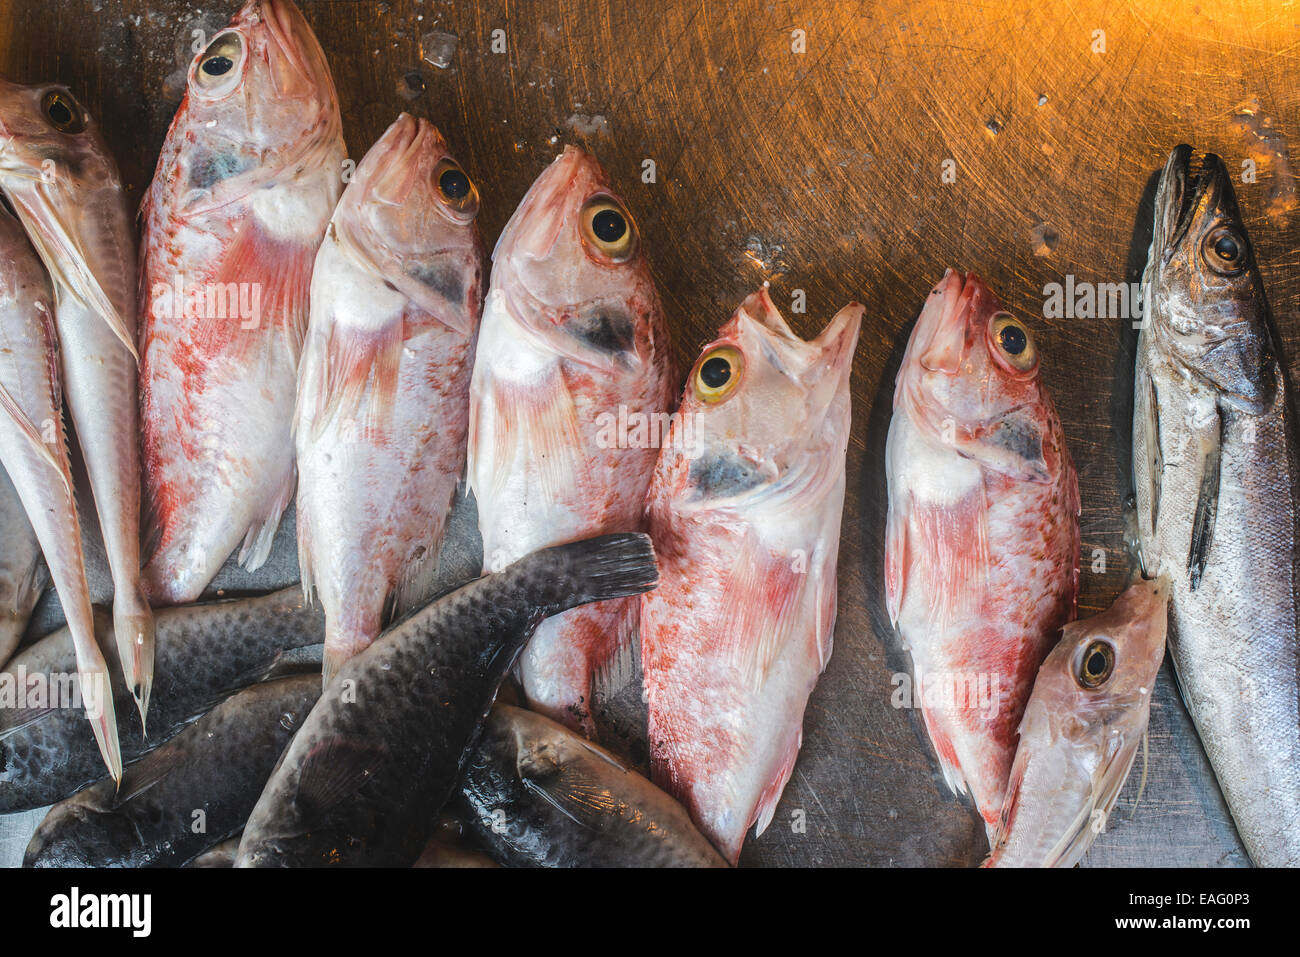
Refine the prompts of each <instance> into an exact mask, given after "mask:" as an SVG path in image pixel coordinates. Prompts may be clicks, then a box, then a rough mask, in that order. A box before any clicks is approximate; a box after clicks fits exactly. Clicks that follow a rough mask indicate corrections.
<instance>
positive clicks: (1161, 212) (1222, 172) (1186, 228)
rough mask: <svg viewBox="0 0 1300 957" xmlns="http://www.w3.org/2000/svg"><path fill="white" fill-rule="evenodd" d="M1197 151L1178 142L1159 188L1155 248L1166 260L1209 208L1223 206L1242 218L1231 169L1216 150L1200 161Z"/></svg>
mask: <svg viewBox="0 0 1300 957" xmlns="http://www.w3.org/2000/svg"><path fill="white" fill-rule="evenodd" d="M1194 156H1195V151H1194V150H1193V149H1192V147H1190V146H1189V145H1187V144H1186V143H1180V144H1179V145H1177V146H1175V147H1174V148H1173V150H1172V152H1170V154H1169V159H1168V160H1166V161H1165V168H1164V170H1163V172H1161V174H1160V185H1159V186H1158V187H1157V189H1156V203H1155V206H1156V216H1155V235H1154V236H1153V246H1152V248H1153V249H1155V250H1158V251H1159V252H1160V256H1161V261H1162V262H1167V261H1168V260H1169V258H1170V257H1171V256H1172V255H1173V253H1174V251H1175V250H1177V249H1178V248H1179V247H1181V246H1182V245H1183V243H1184V242H1186V240H1187V238H1188V234H1189V233H1190V232H1191V231H1192V227H1193V224H1194V223H1196V222H1197V221H1198V220H1199V219H1201V218H1202V215H1203V214H1204V213H1206V212H1212V211H1215V210H1220V211H1223V212H1226V213H1228V214H1229V216H1230V217H1231V218H1232V219H1233V220H1234V221H1238V220H1240V214H1239V212H1238V209H1237V199H1236V196H1235V195H1234V194H1233V191H1232V185H1231V181H1230V179H1229V177H1228V169H1227V167H1226V166H1224V164H1223V160H1222V159H1221V158H1220V157H1219V156H1218V155H1217V154H1215V153H1206V154H1204V156H1202V157H1201V161H1200V163H1199V164H1195V163H1194Z"/></svg>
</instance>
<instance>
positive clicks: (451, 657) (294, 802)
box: [236, 533, 658, 867]
mask: <svg viewBox="0 0 1300 957" xmlns="http://www.w3.org/2000/svg"><path fill="white" fill-rule="evenodd" d="M657 580H658V571H657V569H656V567H655V560H654V550H653V549H652V547H651V545H650V539H649V538H648V537H647V536H645V535H640V534H630V533H629V534H619V535H606V536H602V537H600V538H593V539H587V540H585V541H580V542H574V543H572V544H568V545H559V546H556V547H554V548H547V549H543V550H541V551H537V552H533V553H532V554H530V555H527V556H525V557H524V558H522V559H520V560H519V561H517V562H515V563H514V564H513V565H510V566H509V567H508V568H506V569H505V570H504V571H502V572H498V573H497V574H494V575H488V576H486V577H484V578H480V579H478V580H477V581H473V582H470V583H469V584H468V585H465V586H463V587H462V588H459V589H457V590H456V591H454V592H452V593H451V594H449V595H447V596H445V597H444V598H441V599H439V600H438V601H436V602H434V603H432V604H430V605H427V606H426V607H425V608H423V609H421V610H420V611H417V612H415V613H414V614H412V615H411V616H409V617H408V618H406V619H405V620H404V621H402V622H400V623H399V624H397V625H394V626H393V627H392V628H390V629H389V630H388V631H387V632H385V633H384V634H383V635H381V636H380V637H379V638H378V640H376V641H375V643H374V644H372V645H371V646H370V647H369V648H367V649H365V650H364V651H362V652H361V653H359V654H358V655H356V656H355V657H353V658H351V659H349V660H348V661H347V663H346V664H344V665H343V667H342V668H340V669H339V672H338V674H337V676H336V677H335V678H334V680H333V681H332V682H331V683H330V685H329V687H328V688H326V689H325V693H324V694H323V695H322V697H321V699H320V701H319V702H318V703H317V705H316V707H315V708H314V709H312V712H311V714H310V716H308V718H307V720H306V722H305V723H304V724H303V728H302V730H301V731H300V732H299V733H298V734H297V735H296V736H295V737H294V739H293V743H292V744H291V745H290V746H289V747H288V749H286V751H285V754H284V757H283V758H282V759H281V761H280V765H279V766H278V767H277V768H276V771H275V774H274V775H273V776H272V778H271V780H270V782H269V783H268V784H267V786H266V790H265V792H264V793H263V794H262V798H261V800H260V801H258V803H257V807H256V808H255V809H254V811H253V813H252V814H251V815H250V816H249V819H248V825H247V827H246V828H245V829H244V838H243V842H242V843H241V845H240V848H239V859H238V861H237V862H236V866H238V867H275V866H325V865H359V866H365V865H380V866H390V867H406V866H410V865H411V864H412V863H414V862H415V860H416V859H417V858H418V857H419V856H420V852H421V851H422V850H423V849H424V846H425V841H426V839H427V838H428V837H429V834H430V832H431V831H432V830H433V826H434V822H435V821H436V819H437V814H438V812H439V811H440V810H441V808H442V805H443V804H445V803H446V801H447V799H448V798H449V797H450V796H451V792H452V789H453V788H454V786H455V783H456V780H457V778H458V777H459V774H460V769H461V767H462V765H463V763H464V761H465V755H466V752H467V750H468V749H469V748H470V747H471V746H472V745H473V743H474V738H475V737H476V735H477V732H478V729H479V728H480V726H481V725H482V723H483V720H484V718H485V717H486V715H487V713H488V709H489V708H490V707H491V706H492V700H493V698H494V697H495V696H496V692H497V688H498V686H499V685H500V684H501V681H502V679H503V678H504V677H505V675H506V672H507V671H508V670H509V668H510V666H511V664H512V663H513V662H514V660H515V658H516V657H517V656H518V654H519V651H520V649H521V648H523V646H524V644H525V643H526V642H527V641H528V639H529V638H530V637H531V636H532V634H533V632H534V630H536V628H537V625H538V623H539V622H541V621H542V619H544V618H546V617H548V616H550V615H555V614H559V613H560V612H562V611H566V610H567V609H569V608H574V607H577V606H578V605H583V604H586V603H588V602H592V601H603V600H606V599H611V598H620V597H625V596H630V595H636V594H639V593H641V592H643V591H646V590H648V589H650V588H652V587H653V586H654V585H655V584H656V583H657Z"/></svg>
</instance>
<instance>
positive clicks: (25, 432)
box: [0, 206, 122, 777]
mask: <svg viewBox="0 0 1300 957" xmlns="http://www.w3.org/2000/svg"><path fill="white" fill-rule="evenodd" d="M0 464H3V465H4V469H5V471H6V472H7V473H8V474H9V478H10V479H11V480H12V481H13V485H14V488H15V489H16V490H17V492H18V497H19V498H20V499H21V500H22V504H23V508H24V510H25V511H26V512H27V518H28V520H29V521H30V522H31V526H32V528H33V529H34V530H35V532H36V538H37V541H38V542H39V543H40V547H41V553H42V554H43V555H44V556H45V561H46V563H47V565H48V567H49V570H50V577H51V579H53V581H54V587H55V589H56V590H57V591H58V593H59V601H60V603H61V604H62V606H63V612H64V615H65V616H66V618H67V621H68V626H69V629H70V632H71V635H72V645H73V648H74V654H73V655H72V657H71V660H69V661H68V662H67V665H68V669H67V670H66V671H65V675H66V676H70V675H71V674H73V673H74V672H75V673H76V675H77V682H76V688H75V689H73V688H71V687H69V688H67V690H68V692H69V694H70V695H74V692H75V695H74V696H76V695H79V701H78V702H77V703H79V704H80V705H81V706H82V707H81V708H73V707H69V706H68V705H70V704H72V703H73V702H72V701H71V700H66V701H62V703H63V704H64V707H63V709H62V711H63V714H64V715H66V716H68V717H69V718H73V716H74V715H75V720H77V722H78V724H80V719H81V710H82V708H84V710H85V713H86V715H87V716H88V717H89V718H90V719H91V722H90V723H91V728H92V730H93V732H94V738H95V742H96V744H97V747H98V751H99V754H100V756H101V757H102V758H103V761H104V764H105V765H106V766H107V767H108V770H109V772H110V773H111V774H112V775H113V776H114V777H120V776H121V773H122V758H121V751H120V747H119V744H118V740H117V719H116V715H115V714H114V710H113V702H112V700H111V697H110V692H109V688H110V681H109V675H108V672H107V666H106V665H105V662H104V655H103V653H102V651H101V650H100V647H99V644H98V643H97V642H96V640H95V626H94V620H93V618H94V616H93V613H92V611H91V605H90V593H89V591H88V589H87V586H86V564H85V557H84V555H83V554H82V551H81V528H80V526H79V525H78V522H77V503H76V497H75V494H74V492H73V485H72V474H71V471H70V468H69V464H68V447H67V439H66V437H65V436H64V433H63V419H62V390H61V385H60V365H59V339H58V332H57V331H56V329H55V326H54V305H53V294H52V292H51V289H50V282H49V278H48V277H47V276H46V274H45V270H44V269H42V268H41V263H40V260H39V259H37V257H36V253H35V251H34V250H33V249H32V247H31V246H30V245H29V244H28V242H27V238H26V236H25V235H24V233H23V229H22V227H21V226H20V225H19V224H18V221H17V220H15V219H14V218H13V217H12V216H11V215H9V213H8V212H7V211H6V210H5V209H4V207H3V206H0ZM69 680H70V678H69ZM80 732H81V734H83V735H84V733H85V728H84V725H82V726H81V727H80Z"/></svg>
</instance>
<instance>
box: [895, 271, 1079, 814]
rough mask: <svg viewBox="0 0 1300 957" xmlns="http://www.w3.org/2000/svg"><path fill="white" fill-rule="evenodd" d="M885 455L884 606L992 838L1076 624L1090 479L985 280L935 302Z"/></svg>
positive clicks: (952, 775)
mask: <svg viewBox="0 0 1300 957" xmlns="http://www.w3.org/2000/svg"><path fill="white" fill-rule="evenodd" d="M885 455H886V470H887V476H888V480H889V516H888V526H887V531H886V541H885V597H886V602H887V605H888V608H889V616H890V619H891V620H892V621H893V622H894V624H895V626H896V627H897V628H898V631H899V634H900V635H901V637H902V640H903V644H904V646H905V647H906V648H907V650H908V652H909V653H910V655H911V659H912V667H913V685H912V697H913V701H914V702H915V703H916V704H917V706H919V707H920V708H921V710H922V715H923V716H924V719H925V727H926V730H927V732H928V733H929V736H930V742H931V744H933V746H934V750H935V753H936V754H937V755H938V758H939V765H940V768H941V769H942V771H943V775H944V779H945V780H946V781H947V782H948V786H949V787H950V788H952V790H953V792H954V793H957V794H961V793H966V792H969V793H970V795H971V797H972V799H973V800H974V802H975V806H976V808H977V809H978V810H979V812H980V814H981V816H982V817H983V818H984V821H985V823H986V826H988V827H989V828H991V827H992V825H994V824H995V823H996V822H997V820H998V814H999V813H1000V811H1001V809H1002V799H1003V793H1004V791H1005V789H1006V784H1007V776H1008V775H1009V774H1010V772H1011V762H1012V760H1013V758H1014V757H1015V752H1016V730H1017V728H1018V727H1019V726H1020V719H1021V717H1022V715H1023V713H1024V709H1025V702H1026V701H1028V700H1029V692H1030V689H1031V687H1032V686H1033V682H1034V676H1035V675H1036V674H1037V673H1038V667H1039V665H1041V664H1042V662H1043V659H1044V658H1045V657H1046V656H1047V653H1048V651H1050V650H1051V647H1052V644H1053V643H1054V642H1055V641H1056V637H1057V634H1058V632H1059V631H1060V628H1061V626H1062V625H1064V624H1065V623H1066V622H1067V621H1069V620H1070V619H1072V618H1073V617H1074V612H1075V604H1076V599H1077V596H1078V583H1079V482H1078V478H1077V477H1076V475H1075V472H1074V465H1073V463H1072V462H1071V460H1070V453H1069V451H1068V449H1067V448H1066V446H1065V436H1064V434H1063V433H1062V430H1061V421H1060V418H1059V417H1058V416H1057V414H1056V409H1055V408H1054V407H1053V405H1052V400H1051V397H1050V396H1049V395H1048V392H1047V389H1046V387H1045V386H1044V384H1043V381H1042V377H1041V375H1040V374H1039V363H1038V350H1037V347H1036V346H1035V345H1034V340H1033V337H1032V336H1031V335H1030V333H1029V330H1028V328H1026V326H1025V325H1024V324H1023V323H1021V322H1020V321H1019V320H1018V319H1016V318H1015V317H1014V316H1012V315H1011V314H1010V313H1008V312H1006V311H1005V310H1004V309H1003V308H1002V304H1001V303H999V302H998V300H997V298H996V297H995V296H994V295H993V293H992V292H991V291H990V290H989V288H988V287H987V286H986V285H984V283H983V282H982V281H980V279H979V278H978V277H976V276H975V275H974V274H968V275H967V276H966V277H965V279H964V280H963V278H962V276H961V275H960V274H958V273H956V272H953V271H952V270H949V271H948V272H947V273H946V274H945V276H944V278H943V279H942V280H941V281H940V282H939V284H938V285H937V286H935V287H934V289H933V290H931V292H930V296H929V298H928V299H926V302H925V307H924V308H923V309H922V310H921V316H920V318H919V319H918V320H917V322H916V328H915V329H913V331H912V336H911V339H910V340H909V341H908V344H907V352H906V354H905V355H904V356H903V364H902V368H901V369H900V370H899V373H898V384H897V388H896V390H895V392H894V417H893V420H892V421H891V422H890V425H889V440H888V444H887V445H886V453H885Z"/></svg>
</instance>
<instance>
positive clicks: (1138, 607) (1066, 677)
mask: <svg viewBox="0 0 1300 957" xmlns="http://www.w3.org/2000/svg"><path fill="white" fill-rule="evenodd" d="M1168 603H1169V584H1168V582H1167V581H1166V580H1164V579H1161V580H1159V581H1154V582H1152V581H1139V582H1135V583H1134V584H1133V585H1131V586H1129V588H1128V589H1127V590H1125V591H1124V593H1123V594H1122V595H1120V596H1119V598H1117V599H1116V600H1115V603H1114V604H1113V605H1111V607H1110V608H1108V609H1107V610H1106V611H1104V612H1102V613H1101V614H1099V615H1095V616H1093V617H1092V618H1089V619H1087V620H1086V621H1074V622H1070V623H1069V624H1067V625H1066V626H1065V628H1064V629H1063V632H1062V635H1061V640H1060V641H1059V642H1058V643H1057V645H1056V647H1054V648H1053V649H1052V651H1051V652H1050V653H1049V654H1048V656H1047V659H1046V660H1045V661H1044V662H1043V665H1042V667H1041V668H1039V669H1038V677H1037V679H1036V680H1035V681H1034V690H1033V694H1031V695H1030V696H1029V704H1027V705H1026V706H1025V717H1024V720H1023V721H1021V723H1020V746H1019V748H1018V749H1017V750H1016V760H1015V763H1014V764H1013V765H1012V768H1011V778H1010V783H1009V784H1008V786H1007V796H1006V803H1005V804H1004V806H1003V808H1002V815H1001V817H1000V818H999V819H998V824H997V826H996V828H995V831H994V835H993V840H992V842H991V843H992V854H990V856H989V859H988V861H986V862H985V866H986V867H1073V866H1074V865H1075V864H1077V863H1079V861H1080V860H1082V859H1083V856H1084V854H1086V853H1087V851H1088V848H1089V847H1091V846H1092V842H1093V841H1094V840H1096V837H1097V835H1098V834H1100V833H1101V832H1102V831H1103V830H1105V827H1106V821H1107V819H1108V818H1109V816H1110V813H1111V811H1112V809H1113V808H1114V807H1115V801H1116V800H1117V799H1118V798H1119V793H1120V790H1121V789H1122V788H1123V787H1124V781H1125V779H1126V778H1127V777H1128V773H1129V769H1130V768H1131V767H1132V766H1133V760H1134V758H1135V757H1136V756H1137V750H1138V745H1139V744H1140V743H1141V742H1142V739H1143V737H1144V736H1145V734H1146V730H1147V720H1148V718H1149V717H1150V716H1151V694H1152V692H1153V690H1154V689H1155V683H1156V674H1157V673H1158V672H1159V671H1160V663H1161V661H1162V660H1164V655H1165V625H1166V622H1167V620H1168V608H1169V604H1168Z"/></svg>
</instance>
